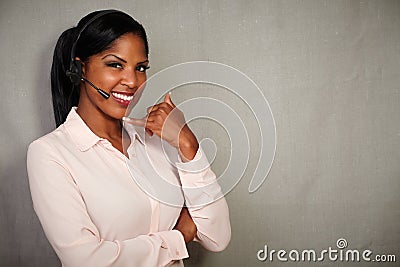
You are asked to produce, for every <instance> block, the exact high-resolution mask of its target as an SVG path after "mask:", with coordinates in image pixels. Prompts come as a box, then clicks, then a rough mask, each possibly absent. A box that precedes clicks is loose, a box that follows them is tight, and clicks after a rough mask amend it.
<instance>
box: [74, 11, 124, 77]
mask: <svg viewBox="0 0 400 267" xmlns="http://www.w3.org/2000/svg"><path fill="white" fill-rule="evenodd" d="M120 12H121V11H118V10H114V9H109V10H103V11H100V13H98V14H96V15H95V16H94V17H93V18H91V19H90V20H89V21H88V22H86V23H85V25H83V27H82V28H81V30H80V31H79V33H78V36H77V37H76V40H75V42H74V43H73V45H72V48H71V64H70V66H72V64H73V62H74V61H75V52H76V51H75V50H76V45H77V43H78V41H79V38H80V37H81V34H82V32H83V31H84V30H86V28H87V27H88V26H89V25H90V24H91V23H92V22H93V21H95V20H96V19H98V18H100V17H102V16H104V15H107V14H110V13H120ZM70 69H71V68H70Z"/></svg>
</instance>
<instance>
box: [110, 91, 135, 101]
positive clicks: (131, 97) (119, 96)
mask: <svg viewBox="0 0 400 267" xmlns="http://www.w3.org/2000/svg"><path fill="white" fill-rule="evenodd" d="M112 95H113V96H114V97H116V98H119V99H121V100H125V101H131V100H132V99H133V95H131V96H127V95H123V94H120V93H114V92H112Z"/></svg>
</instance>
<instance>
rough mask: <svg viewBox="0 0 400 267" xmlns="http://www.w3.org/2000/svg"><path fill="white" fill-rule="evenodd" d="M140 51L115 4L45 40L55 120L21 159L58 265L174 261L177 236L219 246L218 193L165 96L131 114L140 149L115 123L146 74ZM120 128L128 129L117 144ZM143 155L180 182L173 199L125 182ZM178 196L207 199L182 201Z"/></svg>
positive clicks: (181, 253) (139, 36) (142, 36)
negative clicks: (143, 112) (170, 160)
mask: <svg viewBox="0 0 400 267" xmlns="http://www.w3.org/2000/svg"><path fill="white" fill-rule="evenodd" d="M148 53H149V49H148V44H147V37H146V33H145V30H144V28H143V27H142V26H141V25H140V24H139V23H138V22H137V21H135V20H134V19H133V18H132V17H130V16H129V15H127V14H125V13H123V12H121V11H115V10H107V11H97V12H93V13H91V14H89V15H87V16H86V17H84V18H83V19H82V20H81V21H80V22H79V23H78V25H77V27H73V28H70V29H68V30H66V31H65V32H63V33H62V35H61V36H60V38H59V40H58V42H57V45H56V47H55V51H54V57H53V64H52V70H51V85H52V95H53V107H54V114H55V119H56V124H57V126H58V128H57V129H56V130H54V131H53V132H51V133H49V134H47V135H45V136H43V137H41V138H39V139H38V140H36V141H34V142H33V143H32V144H31V145H30V146H29V149H28V159H27V167H28V175H29V184H30V189H31V194H32V200H33V205H34V209H35V211H36V213H37V215H38V217H39V220H40V222H41V224H42V226H43V229H44V231H45V234H46V236H47V238H48V240H49V241H50V244H51V245H52V246H53V248H54V250H55V251H56V253H57V255H58V257H59V259H60V261H61V263H62V265H63V266H94V267H100V266H170V265H178V266H179V265H183V264H182V259H184V258H186V257H188V253H187V250H186V243H189V242H191V241H192V240H195V241H198V242H200V243H201V244H202V245H203V246H204V247H205V248H206V249H209V250H211V251H221V250H223V249H224V248H225V247H226V246H227V244H228V242H229V240H230V223H229V213H228V207H227V204H226V201H225V199H224V198H223V197H221V190H220V188H219V186H218V184H217V183H215V175H214V173H213V172H212V171H211V170H210V168H209V166H208V165H207V161H206V158H205V156H204V154H203V153H202V151H201V150H200V149H199V145H198V143H197V140H196V137H195V136H194V134H193V133H192V132H191V131H190V129H189V127H188V126H187V125H186V124H185V122H184V118H183V114H182V113H181V112H180V111H179V110H177V109H176V108H175V105H174V104H173V103H172V101H171V97H170V95H169V94H167V95H166V96H165V98H164V101H163V102H162V103H159V104H157V105H154V106H153V107H151V108H149V109H148V115H147V118H146V120H144V121H139V120H134V123H136V124H141V123H142V126H143V127H145V130H146V134H147V135H148V136H152V137H151V138H147V139H150V140H151V141H150V142H152V149H151V150H150V152H149V151H147V150H146V151H145V147H146V144H145V140H144V139H145V137H143V136H141V135H140V134H139V133H138V132H136V131H135V129H134V127H124V126H123V124H122V118H123V117H124V116H125V113H126V109H127V107H128V104H129V102H130V100H132V98H133V96H134V94H135V92H137V90H138V89H139V87H140V85H141V84H142V83H144V82H145V81H146V69H148V64H149V61H148ZM172 111H177V112H172ZM168 117H172V119H171V120H169V119H168V120H169V123H168V127H169V129H168V131H164V132H168V134H166V135H164V134H161V132H162V130H164V128H163V127H164V126H165V125H164V122H165V121H166V119H167V118H168ZM180 129H182V130H181V131H179V130H180ZM123 131H128V135H129V137H130V138H128V139H129V140H127V141H128V146H129V148H128V149H127V150H124V149H123V147H124V146H123V138H122V137H123ZM157 140H158V141H159V142H157ZM161 141H162V142H161ZM124 142H125V140H124ZM161 143H166V144H167V146H169V149H170V150H171V151H175V154H176V159H177V163H176V164H175V166H174V165H171V164H167V160H166V159H165V156H163V148H162V147H161V146H160V145H157V144H161ZM127 151H131V153H128V152H127ZM144 152H145V153H144ZM147 154H148V156H149V158H153V159H154V158H156V159H157V165H159V166H161V168H158V171H160V169H161V170H162V172H163V174H162V176H164V175H165V177H170V178H172V180H174V179H175V182H176V184H179V185H180V186H181V187H182V190H181V191H180V192H181V198H182V202H181V205H180V206H172V205H168V203H164V202H160V201H158V200H157V199H155V198H153V197H152V196H150V195H147V194H146V193H144V192H143V190H141V188H140V187H139V186H138V184H137V183H135V179H133V178H137V177H132V175H133V176H135V175H138V176H140V175H144V177H145V179H146V180H147V181H150V182H151V181H152V179H154V177H149V176H146V173H151V172H148V169H149V167H148V166H149V165H146V164H144V163H145V162H148V159H146V157H144V156H143V155H147ZM126 161H128V162H129V164H126ZM128 165H129V166H130V167H131V168H132V172H131V171H130V170H129V168H128ZM200 165H202V166H203V167H204V165H205V166H206V168H203V167H201V168H199V166H200ZM131 173H132V175H131ZM142 178H143V177H142ZM203 185H204V187H202V186H203ZM205 185H209V186H208V187H205ZM193 187H201V188H207V189H208V191H206V190H203V189H201V190H197V191H196V190H192V191H191V190H190V189H193ZM200 200H201V201H200ZM184 202H185V203H187V204H188V203H192V204H193V203H200V202H201V203H203V204H205V203H208V204H207V205H193V206H188V208H182V207H183V206H184V204H185V203H184Z"/></svg>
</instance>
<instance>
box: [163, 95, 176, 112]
mask: <svg viewBox="0 0 400 267" xmlns="http://www.w3.org/2000/svg"><path fill="white" fill-rule="evenodd" d="M164 102H166V103H168V104H169V105H171V107H173V108H175V107H176V106H175V104H174V103H173V102H172V99H171V92H168V94H165V96H164Z"/></svg>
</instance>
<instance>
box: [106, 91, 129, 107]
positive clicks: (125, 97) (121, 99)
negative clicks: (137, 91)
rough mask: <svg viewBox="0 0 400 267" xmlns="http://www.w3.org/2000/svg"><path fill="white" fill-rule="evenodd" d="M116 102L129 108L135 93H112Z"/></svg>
mask: <svg viewBox="0 0 400 267" xmlns="http://www.w3.org/2000/svg"><path fill="white" fill-rule="evenodd" d="M111 95H112V96H113V98H114V100H115V101H117V102H118V103H120V104H122V105H124V106H128V105H129V103H130V102H131V100H132V99H133V95H134V94H133V93H126V92H111Z"/></svg>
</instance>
